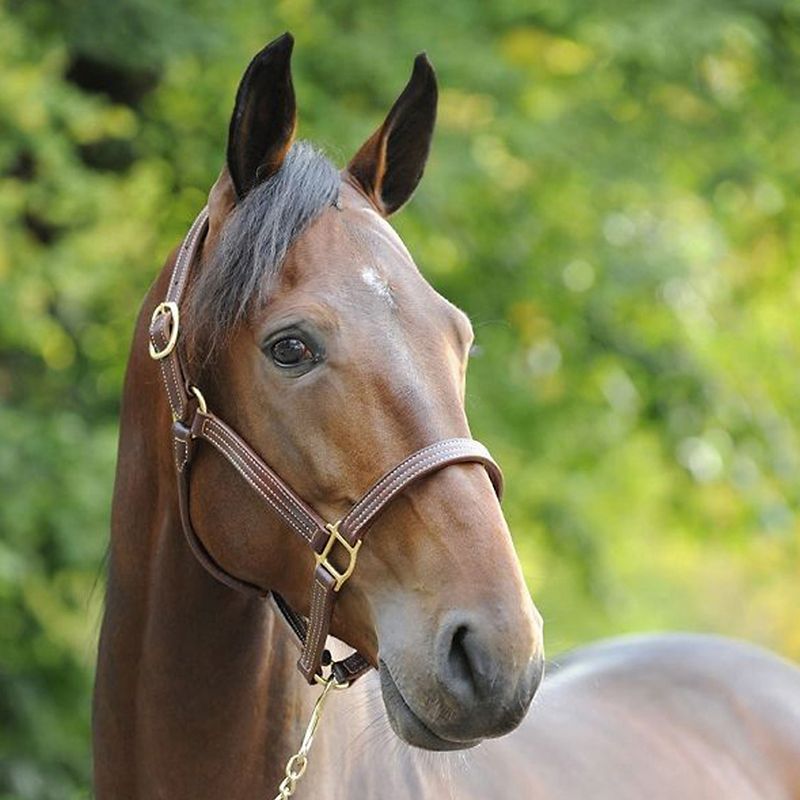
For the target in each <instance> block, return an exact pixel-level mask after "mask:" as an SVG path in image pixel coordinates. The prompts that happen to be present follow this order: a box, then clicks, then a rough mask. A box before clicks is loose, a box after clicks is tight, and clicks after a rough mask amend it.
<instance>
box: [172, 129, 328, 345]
mask: <svg viewBox="0 0 800 800" xmlns="http://www.w3.org/2000/svg"><path fill="white" fill-rule="evenodd" d="M339 183H340V178H339V172H338V170H337V169H336V167H335V166H334V165H333V164H332V163H331V162H330V161H329V160H328V159H327V158H326V157H325V156H324V155H323V154H322V153H321V152H319V151H318V150H317V149H315V148H314V147H313V146H312V145H310V144H308V143H307V142H297V143H296V144H294V145H293V146H292V148H291V149H290V150H289V152H288V154H287V155H286V158H285V160H284V162H283V164H282V166H281V168H280V169H279V170H278V171H277V172H276V173H275V174H274V175H273V176H272V177H270V178H269V179H268V180H266V181H264V183H262V184H259V185H258V186H256V187H255V188H254V189H252V190H251V191H250V192H249V194H248V195H247V196H246V197H245V198H244V200H242V201H241V202H240V203H239V204H238V205H237V206H236V208H235V209H234V210H233V211H232V212H231V215H230V217H229V218H228V220H227V221H226V223H225V227H224V229H223V232H222V235H221V236H220V239H219V243H218V246H217V248H216V251H215V252H214V253H213V254H212V255H211V257H210V259H209V260H208V263H206V264H205V265H204V267H203V269H202V270H201V272H200V274H199V275H198V276H197V278H196V280H195V281H194V283H193V285H192V288H191V295H190V297H189V304H188V309H187V311H188V317H189V319H190V326H189V329H190V330H191V331H192V334H193V335H192V344H193V345H194V346H192V347H191V349H192V350H194V351H195V354H196V355H199V354H197V352H196V348H202V349H203V350H205V354H204V355H205V356H208V355H209V354H210V353H211V351H213V350H214V349H215V346H216V345H217V344H218V343H219V342H220V341H221V340H223V339H224V338H225V337H226V336H227V335H228V334H229V333H230V332H231V331H232V330H233V329H234V328H235V327H236V326H237V325H238V324H239V323H240V322H242V321H243V320H244V319H245V318H246V317H247V315H248V314H249V313H250V312H251V311H252V309H253V308H254V307H256V306H257V305H260V304H263V303H264V302H265V300H266V299H267V296H268V294H269V290H270V287H271V285H272V283H273V279H274V278H275V276H276V275H277V273H278V270H279V269H280V266H281V264H282V262H283V259H284V258H285V256H286V251H287V250H288V249H289V247H290V246H291V244H292V242H294V240H295V239H296V238H297V237H298V236H299V235H300V234H301V233H302V232H303V230H304V229H305V228H306V227H307V226H308V225H309V223H311V222H313V220H315V219H316V218H317V217H318V216H319V215H320V214H321V213H322V211H323V210H324V209H325V208H327V207H328V206H330V205H332V204H334V203H335V202H336V199H337V197H338V195H339ZM201 357H202V356H201Z"/></svg>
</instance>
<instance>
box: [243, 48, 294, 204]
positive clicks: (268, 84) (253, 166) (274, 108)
mask: <svg viewBox="0 0 800 800" xmlns="http://www.w3.org/2000/svg"><path fill="white" fill-rule="evenodd" d="M293 47H294V39H293V38H292V35H291V34H289V33H284V34H283V36H279V37H278V38H277V39H275V40H273V41H271V42H270V43H269V44H268V45H267V46H266V47H265V48H264V49H263V50H262V51H261V52H260V53H258V55H256V56H255V58H254V59H253V60H252V61H251V62H250V65H249V66H248V67H247V70H246V71H245V73H244V76H243V77H242V81H241V83H240V84H239V90H238V91H237V92H236V105H235V106H234V108H233V116H232V117H231V124H230V129H229V131H228V171H229V172H230V176H231V179H232V180H233V185H234V188H235V189H236V195H237V197H238V199H240V200H241V199H242V198H243V197H244V196H245V195H246V194H247V193H248V192H249V191H250V190H251V189H252V188H253V187H254V186H255V185H256V184H257V183H260V182H261V181H263V180H266V179H267V178H269V177H270V175H273V174H274V173H275V172H276V171H277V170H278V169H279V168H280V166H281V164H282V163H283V159H284V157H285V156H286V153H287V152H288V150H289V148H290V147H291V145H292V141H293V140H294V132H295V128H296V126H297V112H296V107H295V100H294V87H293V86H292V71H291V58H292V48H293Z"/></svg>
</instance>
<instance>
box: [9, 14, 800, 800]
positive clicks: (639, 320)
mask: <svg viewBox="0 0 800 800" xmlns="http://www.w3.org/2000/svg"><path fill="white" fill-rule="evenodd" d="M798 23H800V7H798V6H797V4H796V3H792V2H788V0H761V2H759V3H753V2H745V1H744V0H710V2H708V3H705V4H703V5H698V4H696V3H690V2H689V1H688V0H673V2H670V3H668V4H664V3H657V2H636V3H629V2H622V1H621V0H614V1H613V2H609V3H604V4H597V3H586V2H578V1H577V0H556V2H550V3H542V2H538V1H536V2H530V0H529V1H528V2H525V3H521V2H518V0H498V2H495V3H491V4H487V3H482V2H478V0H460V2H459V3H450V4H439V6H431V4H430V3H426V2H422V1H421V0H403V2H391V3H390V2H386V0H381V1H379V2H371V3H352V2H342V0H333V1H332V2H326V3H321V2H319V0H279V2H277V3H275V4H274V5H272V6H270V7H266V6H265V5H264V4H263V3H261V2H256V0H237V1H236V2H233V0H221V1H218V2H213V3H212V2H211V0H170V1H169V2H167V1H166V0H159V1H158V2H157V1H156V0H115V2H113V3H108V2H104V1H101V0H88V1H87V2H85V3H72V2H68V0H24V1H23V0H8V2H7V3H6V4H5V5H3V6H2V7H0V54H1V55H0V62H2V67H3V80H2V82H0V130H2V131H3V135H2V137H0V181H1V183H0V217H1V218H2V220H3V236H2V238H0V430H2V440H1V441H2V447H0V485H2V487H3V494H2V503H0V798H53V799H55V798H59V799H60V798H73V797H82V796H86V795H87V793H88V791H89V789H88V786H89V774H90V768H89V757H88V752H89V748H88V743H89V733H88V728H89V709H90V684H91V668H92V663H93V659H94V655H93V648H94V636H95V632H96V624H97V617H98V608H99V604H100V602H101V596H102V586H100V587H98V588H97V589H96V590H93V587H94V586H95V583H96V581H97V579H98V576H99V575H100V574H101V572H102V567H101V565H102V558H103V552H104V548H105V542H106V537H107V518H108V511H107V509H108V505H109V498H110V490H111V481H112V474H113V464H114V458H115V437H116V417H117V409H118V398H119V394H120V388H121V380H122V375H123V370H124V365H125V361H126V358H127V350H128V347H129V339H130V332H131V329H132V323H133V319H134V315H135V312H136V308H137V306H138V303H139V300H140V298H141V296H142V295H143V293H144V291H145V289H146V287H147V285H148V283H149V282H150V281H151V280H152V279H153V277H154V276H155V274H156V272H157V270H158V268H159V267H160V264H161V262H162V259H163V258H164V257H166V254H167V252H168V251H169V249H170V248H171V246H172V245H173V244H174V243H175V242H176V241H177V240H178V239H179V237H180V236H181V235H182V233H183V232H184V229H185V227H186V226H187V224H188V223H189V221H190V220H191V219H192V217H193V216H194V214H195V213H196V211H197V209H198V208H199V207H200V206H201V205H202V203H203V201H204V198H205V194H206V192H207V189H208V187H209V186H210V184H211V183H212V182H213V180H214V177H215V176H216V174H217V171H218V169H219V167H220V164H221V159H222V156H223V153H224V137H225V133H226V130H227V120H228V115H229V113H230V108H231V105H232V100H233V94H234V91H235V87H236V83H237V81H238V79H239V76H240V75H241V72H242V70H243V69H244V67H245V65H246V64H247V62H248V60H249V58H250V56H251V55H252V53H253V52H255V51H256V50H257V49H258V48H259V47H260V46H261V45H262V44H263V43H264V42H265V41H266V40H268V39H270V38H272V37H273V36H275V35H276V34H277V33H279V32H281V31H282V30H285V29H290V30H292V31H293V32H294V33H295V35H296V36H297V39H298V47H297V54H296V58H295V74H296V84H297V91H298V97H299V102H300V108H301V135H302V136H304V137H307V138H311V139H314V140H316V141H318V142H319V143H321V144H322V145H323V146H325V147H326V148H327V149H328V150H329V152H330V153H331V155H332V156H333V157H334V158H335V159H337V160H338V161H340V162H344V161H345V159H346V157H347V156H348V155H349V154H350V153H351V152H353V150H354V149H355V147H356V146H357V145H358V144H359V143H360V142H361V141H362V140H363V139H364V138H365V136H366V135H367V134H368V133H369V132H370V131H371V130H372V129H373V127H374V126H375V125H376V124H377V123H378V122H379V120H380V119H381V118H382V115H383V113H384V112H385V110H386V107H387V104H388V103H389V102H390V101H391V99H392V97H393V96H394V95H395V94H396V92H397V90H398V88H399V87H400V86H401V85H402V83H403V81H404V79H405V78H406V75H407V72H408V70H409V68H410V64H411V58H412V56H413V54H414V53H415V52H417V51H418V50H420V49H423V48H426V49H427V50H428V52H429V54H430V56H431V58H432V60H433V61H434V63H435V64H436V66H437V69H438V71H439V74H440V79H441V86H442V94H441V108H440V124H439V133H438V136H437V140H436V143H435V146H434V153H433V158H432V161H431V164H430V167H429V170H428V172H427V176H426V180H425V181H424V182H423V185H422V187H421V189H420V190H419V192H418V194H417V197H416V199H415V200H414V202H413V203H412V205H411V206H410V207H409V208H408V210H406V211H405V212H403V214H402V215H400V217H399V218H398V220H397V225H398V228H399V229H400V231H401V233H402V234H403V236H404V237H405V238H406V241H407V243H408V244H409V247H410V249H411V251H412V252H413V253H414V254H415V256H416V257H417V259H418V261H419V263H420V265H421V267H422V268H423V270H424V271H425V272H426V274H427V275H428V276H429V278H430V279H431V280H432V282H433V283H434V284H435V285H436V286H437V288H439V289H440V290H441V291H442V292H443V293H445V294H446V295H448V296H449V297H450V298H451V299H453V300H454V301H455V302H457V303H458V304H459V305H460V306H462V307H463V308H464V309H465V310H467V311H468V312H469V313H470V315H471V316H472V318H473V321H474V323H475V328H476V331H477V343H476V349H475V357H474V360H473V366H472V371H471V377H470V384H469V402H470V406H471V414H472V419H473V423H474V429H475V431H476V434H477V435H478V436H479V437H480V438H482V439H485V440H486V441H488V442H490V443H491V445H492V448H493V449H494V450H495V451H496V454H497V456H498V457H499V458H500V459H501V460H502V462H503V463H504V465H505V467H506V471H507V473H508V475H509V477H510V478H511V480H510V482H509V492H508V496H507V499H506V509H507V513H508V515H509V519H510V521H511V523H512V528H513V530H514V532H515V536H516V540H517V544H518V547H519V549H520V552H521V555H522V558H523V562H524V565H525V568H526V573H527V575H528V577H529V579H530V584H531V588H532V591H533V593H534V596H535V598H536V600H537V602H538V603H539V605H540V607H541V608H542V610H543V611H544V614H545V618H546V619H547V621H548V642H549V647H550V650H551V652H552V651H555V650H558V649H561V648H563V647H565V646H568V645H570V644H573V643H575V642H577V641H581V640H584V639H588V638H594V637H598V636H601V635H604V634H608V633H613V632H619V631H625V630H634V629H643V628H661V627H685V628H694V629H710V630H719V631H722V632H727V633H731V634H736V635H741V636H745V637H747V638H750V639H754V640H757V641H760V642H762V643H764V644H767V645H769V646H772V647H775V648H777V649H779V650H781V651H782V652H784V653H786V654H788V655H790V656H794V657H796V658H798V657H800V625H798V620H797V609H798V607H800V583H799V582H798V581H797V574H798V566H800V553H799V552H798V549H799V548H798V541H799V537H798V518H797V514H798V508H799V507H800V485H799V484H798V480H797V475H798V466H800V443H799V442H798V434H797V417H796V410H795V409H796V406H797V398H798V397H800V371H799V370H797V369H796V365H797V364H798V356H800V353H799V352H798V349H799V348H800V344H799V342H800V339H798V336H797V322H796V320H797V308H798V307H800V273H799V272H798V271H797V270H795V269H794V262H795V261H796V259H797V256H798V252H800V229H798V225H800V208H798V204H799V203H800V200H798V198H800V192H799V191H798V182H800V177H799V176H800V169H799V167H800V149H798V148H797V147H796V146H795V138H796V134H795V131H797V130H798V129H800V119H798V117H800V102H799V101H800V98H798V93H800V89H799V88H798V87H800V81H799V80H798V77H800V24H798Z"/></svg>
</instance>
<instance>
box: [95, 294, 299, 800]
mask: <svg viewBox="0 0 800 800" xmlns="http://www.w3.org/2000/svg"><path fill="white" fill-rule="evenodd" d="M159 288H160V287H159V286H156V287H155V289H154V291H157V290H158V289H159ZM151 305H152V304H151V303H145V308H149V307H150V306H151ZM145 328H146V322H145V321H144V320H143V319H140V320H139V324H138V326H137V334H136V336H135V340H134V348H133V353H132V356H131V360H130V362H129V368H128V374H127V377H126V387H125V392H124V397H123V408H122V415H121V427H120V442H119V458H118V464H117V478H116V486H115V491H114V500H113V507H112V525H111V549H110V557H109V576H108V589H107V597H106V610H105V616H104V620H103V625H102V630H101V636H100V647H99V654H98V666H97V680H96V686H95V707H94V742H95V779H96V791H97V797H98V798H100V800H102V799H103V798H106V797H114V798H128V797H131V798H132V797H149V796H167V797H170V798H181V797H184V796H186V797H188V796H190V795H191V796H193V797H231V798H233V797H239V796H242V797H249V798H252V797H259V796H261V795H262V794H263V793H264V790H265V788H266V787H274V786H275V785H277V783H278V781H279V780H280V776H281V772H282V765H283V764H284V763H285V760H286V758H287V757H288V755H289V754H290V752H291V749H292V747H293V746H296V745H297V743H298V742H299V740H300V738H301V736H302V726H303V720H304V718H305V716H306V714H307V713H308V710H309V705H310V703H311V695H310V693H309V692H308V690H307V688H306V687H305V686H304V685H303V684H302V681H301V680H300V679H299V678H298V676H297V673H296V671H295V668H294V664H295V661H296V659H297V651H296V649H295V648H294V646H293V644H292V643H291V641H290V640H289V637H288V636H287V634H286V632H285V631H284V630H283V629H282V628H281V627H280V624H279V623H278V621H277V618H276V615H275V614H274V612H273V611H272V609H271V607H270V606H269V604H268V603H266V602H264V601H263V600H261V599H260V598H253V597H245V596H243V595H240V594H239V593H237V592H235V591H233V590H231V589H229V588H227V587H225V586H222V585H221V584H219V583H218V582H217V581H215V580H214V579H213V578H212V577H211V576H209V575H208V574H207V573H206V572H205V571H204V570H203V568H202V567H201V566H200V565H199V564H198V562H197V561H196V560H195V558H194V556H193V555H192V553H191V551H190V549H189V547H188V546H187V544H186V542H185V541H184V538H183V533H182V529H181V525H180V520H179V512H178V506H177V496H176V490H175V482H174V477H173V475H172V474H171V469H172V467H171V454H170V441H169V433H168V432H169V430H170V415H169V409H168V408H167V402H166V399H165V396H164V394H163V390H162V387H161V386H160V383H159V382H157V381H154V380H153V379H152V376H153V370H152V365H151V364H148V363H147V362H146V360H145V359H146V355H143V354H146V341H147V339H146V330H145ZM144 376H147V377H146V378H145V377H144ZM287 708H288V709H291V711H292V713H287Z"/></svg>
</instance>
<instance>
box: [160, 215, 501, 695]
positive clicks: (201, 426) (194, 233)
mask: <svg viewBox="0 0 800 800" xmlns="http://www.w3.org/2000/svg"><path fill="white" fill-rule="evenodd" d="M207 231H208V211H207V209H205V208H204V209H203V210H202V211H201V212H200V214H199V215H198V217H197V219H196V220H195V221H194V223H193V225H192V227H191V228H190V229H189V232H188V233H187V234H186V238H185V239H184V240H183V242H182V244H181V247H180V250H179V252H178V256H177V258H176V260H175V265H174V267H173V270H172V277H171V279H170V282H169V288H168V289H167V295H166V297H165V299H164V301H163V302H161V303H159V304H158V306H156V308H155V310H154V311H153V316H152V318H151V322H150V342H149V349H150V356H151V358H153V359H154V360H156V361H157V362H158V363H159V365H160V367H161V376H162V378H163V381H164V387H165V389H166V393H167V399H168V401H169V406H170V409H171V411H172V418H173V424H172V443H173V455H174V461H175V469H176V473H177V481H178V499H179V507H180V516H181V524H182V527H183V532H184V534H185V536H186V541H187V542H188V544H189V547H190V548H191V551H192V552H193V553H194V555H195V557H196V558H197V560H198V561H199V562H200V564H201V565H202V566H203V567H204V568H205V569H206V570H208V572H209V573H210V574H211V575H213V576H214V577H215V578H216V579H217V580H219V581H221V582H222V583H224V584H225V585H226V586H230V587H231V588H233V589H237V590H239V591H242V592H247V593H255V594H258V595H260V596H262V597H266V596H268V595H269V591H268V590H266V589H263V588H261V587H259V586H256V585H254V584H252V583H249V582H247V581H245V580H242V579H241V578H237V577H235V576H233V575H231V574H230V573H229V572H228V571H227V570H225V569H224V568H223V567H222V566H221V565H220V564H218V563H217V562H216V561H215V560H214V559H213V557H212V556H211V554H210V553H209V551H208V550H207V549H206V547H205V546H204V545H203V543H202V541H201V540H200V538H199V537H198V535H197V533H196V532H195V530H194V528H193V526H192V519H191V514H190V505H189V489H190V475H191V469H190V468H191V462H192V456H193V454H194V451H195V447H196V443H197V442H198V441H204V442H207V443H208V444H210V445H211V446H212V447H214V448H215V449H216V450H217V451H218V452H219V453H220V454H222V455H223V456H224V457H225V458H226V459H227V460H228V461H229V462H230V463H231V464H232V465H233V467H234V468H235V469H236V471H237V472H238V473H239V474H240V475H241V476H242V478H244V480H245V481H247V483H248V484H250V486H251V487H252V488H253V489H254V490H255V491H256V492H257V493H258V494H259V495H260V496H261V498H262V499H263V500H264V502H265V503H266V504H267V505H268V506H269V508H270V509H271V510H272V511H273V512H274V513H275V514H277V515H278V516H279V517H280V518H281V519H282V520H283V521H284V522H285V523H286V524H287V525H288V526H289V527H290V528H291V529H292V530H293V531H294V532H295V533H296V534H297V535H298V536H300V538H301V539H302V540H303V541H304V542H305V543H306V544H307V545H308V546H309V547H310V548H311V549H312V550H313V551H314V555H315V557H316V568H315V569H314V576H313V587H312V591H311V604H310V612H309V617H308V620H306V619H305V618H304V617H302V616H301V615H300V614H298V613H296V612H295V611H293V610H292V609H291V608H289V606H288V605H287V604H286V602H285V601H284V600H283V598H281V597H280V596H279V595H277V594H275V593H274V592H273V593H272V596H273V599H274V601H275V604H276V605H277V607H278V609H279V610H280V612H281V614H282V616H283V618H284V619H285V621H286V622H287V623H288V625H289V628H290V629H291V630H292V631H293V632H294V634H295V636H296V637H297V639H298V641H299V643H300V647H301V651H302V652H301V656H300V660H299V661H298V663H297V666H298V668H299V670H300V672H301V673H302V674H303V676H304V677H305V679H306V680H307V681H308V682H309V683H310V684H313V683H315V682H323V679H322V668H323V666H328V665H330V666H331V674H332V675H333V677H334V678H335V680H336V682H337V683H338V684H348V683H352V682H353V681H354V680H356V679H357V678H358V677H360V676H361V675H363V674H364V673H365V672H366V671H367V670H369V668H370V666H371V665H370V663H369V662H368V661H367V660H366V659H365V658H364V657H363V656H362V655H361V654H360V653H358V652H354V653H353V654H352V655H350V656H348V657H347V658H345V659H342V660H341V661H337V662H335V663H331V656H330V653H329V652H328V651H327V650H325V641H326V639H327V636H328V631H329V629H330V624H331V618H332V615H333V606H334V602H335V600H336V596H337V593H338V592H339V590H340V589H341V588H342V586H343V585H344V584H345V582H346V581H347V579H348V578H349V577H350V576H351V575H352V573H353V570H354V568H355V566H356V559H357V557H358V551H359V549H360V547H361V544H362V540H363V538H364V536H365V535H366V533H367V531H368V530H369V527H370V525H371V523H372V522H373V520H374V519H375V517H376V516H377V515H378V514H380V512H381V511H382V510H383V509H384V508H385V507H386V506H387V505H388V504H389V503H390V502H391V501H392V500H393V499H394V498H395V497H396V496H397V495H398V494H400V493H401V492H403V491H405V489H407V488H408V486H410V485H411V484H412V483H414V482H415V481H417V480H419V479H420V478H422V477H424V476H425V475H429V474H430V473H432V472H435V471H437V470H440V469H442V468H443V467H447V466H450V465H451V464H461V463H468V462H476V463H479V464H482V465H483V466H484V467H485V468H486V471H487V472H488V473H489V478H490V479H491V481H492V484H493V486H494V489H495V491H496V492H497V495H498V497H499V496H500V495H501V493H502V487H503V477H502V473H501V472H500V468H499V467H498V466H497V464H496V463H495V462H494V460H493V459H492V457H491V456H490V455H489V452H488V451H487V450H486V448H485V447H484V446H483V445H482V444H480V443H479V442H476V441H475V440H474V439H444V440H442V441H438V442H434V443H433V444H430V445H428V446H427V447H423V448H422V449H420V450H417V451H416V452H415V453H412V454H411V455H409V456H408V457H407V458H405V459H404V460H403V461H401V462H400V463H399V464H397V466H395V467H393V468H392V469H391V470H389V471H388V472H387V473H386V474H385V475H384V476H383V477H382V478H380V479H379V480H377V481H376V482H375V483H374V484H373V485H372V486H371V487H370V488H369V489H368V490H367V491H366V492H365V493H364V494H363V495H362V497H361V499H360V500H358V502H356V503H355V505H354V506H353V507H352V508H351V509H350V510H349V511H348V512H347V514H345V516H344V517H342V518H341V519H340V520H337V521H336V522H333V523H330V522H326V521H325V520H324V519H322V517H320V516H319V515H318V514H317V513H316V511H314V509H313V508H311V507H310V506H309V505H308V504H307V503H306V502H304V501H303V500H302V499H301V498H300V497H298V496H297V495H296V494H295V493H294V491H292V489H291V487H289V486H288V485H287V484H286V483H285V482H284V481H283V480H282V479H281V478H280V477H279V476H278V475H277V474H276V473H275V472H273V470H272V469H270V468H269V466H267V464H265V463H264V461H263V460H262V459H261V458H260V456H259V455H258V454H257V453H256V452H255V451H254V450H253V449H252V448H251V447H250V446H249V445H248V444H247V443H246V442H245V441H244V439H242V437H241V436H239V435H238V434H237V433H236V432H235V431H234V430H233V429H232V428H231V427H230V426H228V425H226V424H225V423H224V422H223V421H222V420H221V419H219V417H217V416H215V415H214V414H213V413H211V412H210V411H209V410H208V408H207V407H206V402H205V399H204V397H203V395H202V393H201V392H200V390H199V389H198V388H197V386H195V385H194V384H192V383H191V382H190V379H189V373H188V371H187V369H186V364H185V363H184V361H183V359H182V357H181V353H180V348H178V347H177V343H178V337H179V335H180V304H181V299H182V297H183V294H184V290H185V288H186V283H187V279H188V276H189V272H190V270H191V268H192V265H193V263H194V261H195V259H196V257H197V253H198V251H199V249H200V246H201V244H202V242H203V239H204V238H205V235H206V233H207ZM337 545H338V548H339V549H340V550H342V551H344V553H345V554H346V556H347V566H346V567H345V568H344V569H341V568H339V567H337V566H336V565H335V564H334V563H333V562H332V561H331V554H332V552H333V550H334V548H335V547H337Z"/></svg>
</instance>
